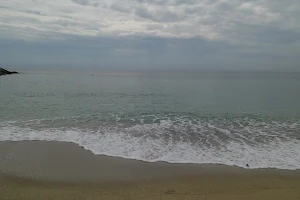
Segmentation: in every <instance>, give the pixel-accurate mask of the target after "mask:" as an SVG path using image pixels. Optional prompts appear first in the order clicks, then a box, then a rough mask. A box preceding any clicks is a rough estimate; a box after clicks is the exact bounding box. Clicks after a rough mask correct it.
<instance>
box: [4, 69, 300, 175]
mask: <svg viewBox="0 0 300 200" xmlns="http://www.w3.org/2000/svg"><path fill="white" fill-rule="evenodd" d="M28 140H30V141H32V140H41V141H62V142H71V143H75V144H77V145H79V146H81V147H83V148H85V149H87V150H90V151H91V152H93V153H94V154H97V155H98V154H99V155H108V156H116V157H123V158H129V159H136V160H142V161H146V162H158V161H165V162H169V163H196V164H202V163H210V164H223V165H230V166H238V167H244V168H246V165H247V164H248V165H249V168H251V169H254V168H277V169H289V170H295V169H300V73H284V72H229V71H225V72H219V71H213V72H211V71H197V72H192V71H189V72H183V71H176V72H168V71H161V72H160V71H117V70H114V71H109V70H94V69H91V70H87V69H85V70H83V69H81V70H80V69H77V70H71V69H69V70H66V69H64V70H62V69H60V70H59V69H55V70H54V69H53V70H50V69H48V70H41V69H39V70H29V69H28V70H26V69H22V70H21V74H18V75H10V76H1V77H0V141H28ZM0 153H1V152H0Z"/></svg>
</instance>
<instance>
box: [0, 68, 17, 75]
mask: <svg viewBox="0 0 300 200" xmlns="http://www.w3.org/2000/svg"><path fill="white" fill-rule="evenodd" d="M7 74H18V72H10V71H7V70H6V69H3V68H1V67H0V76H3V75H7Z"/></svg>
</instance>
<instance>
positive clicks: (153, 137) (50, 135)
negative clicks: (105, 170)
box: [0, 115, 300, 170]
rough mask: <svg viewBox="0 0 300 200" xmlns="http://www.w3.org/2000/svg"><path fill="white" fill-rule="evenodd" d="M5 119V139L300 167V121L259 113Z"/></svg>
mask: <svg viewBox="0 0 300 200" xmlns="http://www.w3.org/2000/svg"><path fill="white" fill-rule="evenodd" d="M113 118H114V120H111V119H112V118H110V119H106V120H105V119H103V118H102V119H101V120H100V119H99V118H97V117H95V116H88V117H84V116H80V117H64V118H52V119H39V120H27V121H6V122H0V132H1V134H0V141H25V140H43V141H61V142H72V143H76V144H78V145H80V146H82V147H83V148H85V149H87V150H90V151H92V152H93V153H94V154H102V155H109V156H118V157H123V158H130V159H137V160H143V161H147V162H157V161H165V162H170V163H197V164H203V163H213V164H225V165H234V166H239V167H245V166H246V164H249V166H250V168H278V169H291V170H294V169H300V157H299V155H300V136H299V132H300V123H299V122H297V121H284V122H280V121H274V120H271V119H263V118H257V117H236V118H225V117H222V118H214V117H211V118H199V117H195V116H191V115H190V116H186V115H139V116H126V118H125V117H124V116H119V115H114V116H113Z"/></svg>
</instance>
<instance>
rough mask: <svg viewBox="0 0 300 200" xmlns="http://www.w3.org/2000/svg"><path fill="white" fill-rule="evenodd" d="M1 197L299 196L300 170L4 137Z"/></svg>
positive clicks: (0, 150)
mask: <svg viewBox="0 0 300 200" xmlns="http://www.w3.org/2000/svg"><path fill="white" fill-rule="evenodd" d="M0 172H1V173H0V194H1V195H0V199H225V200H226V199H275V200H276V199H300V172H299V170H297V171H289V170H276V169H265V170H264V169H260V170H248V169H241V168H238V167H229V166H222V165H196V164H169V163H164V162H158V163H146V162H141V161H136V160H128V159H122V158H115V157H108V156H100V155H94V154H92V153H91V152H90V151H86V150H84V149H83V148H81V147H79V146H77V145H75V144H71V143H60V142H38V141H34V142H0Z"/></svg>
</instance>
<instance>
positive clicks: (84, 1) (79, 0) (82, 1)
mask: <svg viewBox="0 0 300 200" xmlns="http://www.w3.org/2000/svg"><path fill="white" fill-rule="evenodd" d="M72 1H73V2H74V3H76V4H79V5H82V6H86V5H89V4H90V2H89V1H88V0H72Z"/></svg>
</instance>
